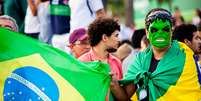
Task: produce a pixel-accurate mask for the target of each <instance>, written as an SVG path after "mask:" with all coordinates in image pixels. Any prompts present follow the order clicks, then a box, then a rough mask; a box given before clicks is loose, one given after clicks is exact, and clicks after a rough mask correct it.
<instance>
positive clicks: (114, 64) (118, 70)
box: [78, 49, 123, 80]
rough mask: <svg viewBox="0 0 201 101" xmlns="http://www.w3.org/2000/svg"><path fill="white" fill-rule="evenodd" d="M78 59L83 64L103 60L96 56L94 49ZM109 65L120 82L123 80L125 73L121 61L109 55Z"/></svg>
mask: <svg viewBox="0 0 201 101" xmlns="http://www.w3.org/2000/svg"><path fill="white" fill-rule="evenodd" d="M78 59H79V60H80V61H82V62H89V61H96V60H99V61H101V60H102V59H101V58H100V57H98V56H96V55H95V54H94V51H93V50H92V49H91V50H90V51H89V52H87V53H85V54H83V55H82V56H80V57H79V58H78ZM108 64H109V65H110V68H111V72H112V73H115V74H116V76H117V79H119V80H120V79H122V77H123V73H122V64H121V61H120V60H119V59H118V58H117V57H115V56H113V55H112V54H109V57H108Z"/></svg>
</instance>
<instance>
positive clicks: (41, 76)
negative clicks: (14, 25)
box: [0, 28, 110, 101]
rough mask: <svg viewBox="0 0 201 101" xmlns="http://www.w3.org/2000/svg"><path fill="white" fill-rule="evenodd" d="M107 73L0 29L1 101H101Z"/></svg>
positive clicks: (105, 68) (104, 66)
mask: <svg viewBox="0 0 201 101" xmlns="http://www.w3.org/2000/svg"><path fill="white" fill-rule="evenodd" d="M109 71H110V70H109V66H108V65H107V64H102V63H100V62H90V63H81V62H79V61H78V60H76V59H75V58H73V57H71V56H70V55H68V54H66V53H64V52H62V51H60V50H58V49H55V48H53V47H51V46H48V45H47V44H44V43H41V42H39V41H37V40H33V39H31V38H28V37H25V36H23V35H21V34H19V33H16V32H11V31H9V30H6V29H3V28H0V101H11V100H12V101H41V100H42V101H104V100H105V96H106V93H107V91H108V88H109V83H110V76H109V73H108V72H109Z"/></svg>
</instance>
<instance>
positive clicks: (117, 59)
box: [109, 54, 121, 64]
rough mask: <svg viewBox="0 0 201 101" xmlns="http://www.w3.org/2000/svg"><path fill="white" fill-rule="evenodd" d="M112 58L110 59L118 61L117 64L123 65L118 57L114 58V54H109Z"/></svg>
mask: <svg viewBox="0 0 201 101" xmlns="http://www.w3.org/2000/svg"><path fill="white" fill-rule="evenodd" d="M109 55H110V56H109V57H110V59H112V60H113V61H116V62H118V63H120V64H121V60H120V59H119V58H117V57H116V56H114V55H112V54H109Z"/></svg>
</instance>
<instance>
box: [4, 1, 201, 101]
mask: <svg viewBox="0 0 201 101" xmlns="http://www.w3.org/2000/svg"><path fill="white" fill-rule="evenodd" d="M22 1H23V2H22ZM17 2H20V4H15V3H17ZM24 2H27V5H26V4H25V3H24ZM0 3H3V4H4V5H3V7H4V8H3V10H4V12H3V13H1V12H0V14H4V15H1V16H0V27H5V28H8V29H9V30H12V31H15V32H21V33H24V34H25V35H26V36H28V37H31V38H33V39H36V40H39V41H41V42H44V43H47V44H50V45H52V46H53V47H55V48H59V49H61V50H62V51H65V52H67V53H68V54H71V55H72V56H73V57H75V58H77V59H78V60H79V61H82V62H90V61H100V62H103V63H107V64H109V65H110V69H111V72H110V75H111V78H112V80H111V86H110V89H109V91H108V94H107V96H106V101H108V99H109V96H110V94H112V95H113V99H114V100H118V101H129V100H135V99H138V100H139V101H149V100H151V101H155V100H156V99H159V98H160V99H161V100H166V99H172V100H175V101H182V99H183V98H191V100H192V101H199V100H201V10H200V9H196V16H195V17H194V18H193V19H192V23H187V22H185V20H184V18H183V16H182V14H181V12H180V10H179V8H177V7H176V8H175V13H174V14H173V15H172V14H171V13H170V12H169V11H168V10H166V9H162V8H155V9H152V10H150V11H149V12H148V13H147V15H146V16H145V27H144V28H142V29H135V30H132V31H133V32H132V35H131V36H130V37H126V38H122V37H124V35H123V34H122V33H120V32H121V30H122V27H121V26H120V23H119V22H118V21H117V20H116V19H115V18H113V17H109V16H108V15H107V14H106V11H105V9H104V6H103V4H102V1H101V0H4V2H1V1H0ZM13 5H15V7H16V11H15V10H13V9H12V10H11V9H10V8H11V6H12V8H13V7H14V6H13ZM57 5H62V7H63V9H59V8H55V7H56V6H57ZM26 6H27V7H26ZM0 7H2V6H0ZM49 8H51V10H49ZM64 8H65V9H64ZM67 8H68V10H69V9H70V10H71V12H70V18H68V15H65V14H63V15H62V16H60V15H61V13H59V12H56V10H55V9H57V10H58V11H61V12H68V10H67ZM17 9H18V10H17ZM13 12H15V13H13ZM53 15H54V16H53ZM55 15H56V17H57V18H56V17H55ZM19 19H20V20H19ZM53 19H54V20H53ZM66 19H70V20H66ZM55 20H57V23H58V24H60V23H62V26H61V25H58V26H60V27H61V28H64V29H66V28H67V29H66V30H65V31H60V32H61V33H57V32H53V31H52V30H53V28H52V26H55V25H51V24H55V23H53V21H55ZM68 21H69V23H68ZM65 24H66V25H65ZM23 26H24V27H23ZM69 26H70V27H69ZM68 27H69V28H70V29H68ZM130 31H131V30H130ZM58 32H59V31H58ZM120 34H121V37H120ZM122 39H123V40H122ZM184 76H185V80H181V79H182V77H183V78H184ZM187 82H190V83H187ZM178 83H181V84H184V85H181V84H178ZM172 86H174V87H172ZM167 87H172V89H171V90H170V91H169V92H170V93H168V95H169V96H170V97H171V98H167V97H162V98H161V96H162V95H165V94H167V93H164V92H166V91H167V89H166V88H167ZM182 88H183V89H182ZM175 92H176V93H175ZM177 94H179V95H181V97H178V96H177ZM192 95H193V96H192Z"/></svg>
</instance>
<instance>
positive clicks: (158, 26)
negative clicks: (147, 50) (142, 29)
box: [148, 19, 171, 48]
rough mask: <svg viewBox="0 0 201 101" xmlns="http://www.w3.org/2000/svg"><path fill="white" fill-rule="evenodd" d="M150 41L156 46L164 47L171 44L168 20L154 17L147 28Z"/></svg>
mask: <svg viewBox="0 0 201 101" xmlns="http://www.w3.org/2000/svg"><path fill="white" fill-rule="evenodd" d="M148 39H149V40H150V43H151V44H152V45H153V46H155V47H158V48H164V47H166V46H169V45H170V44H171V24H170V22H169V21H168V20H162V19H156V20H154V21H153V22H152V23H151V24H150V26H149V28H148Z"/></svg>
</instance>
